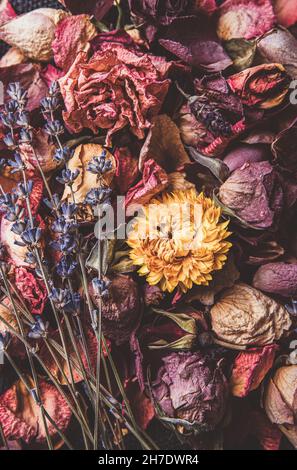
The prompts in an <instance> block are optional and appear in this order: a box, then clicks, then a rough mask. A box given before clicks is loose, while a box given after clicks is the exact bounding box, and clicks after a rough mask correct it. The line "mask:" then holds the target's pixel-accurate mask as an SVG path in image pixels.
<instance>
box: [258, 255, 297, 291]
mask: <svg viewBox="0 0 297 470" xmlns="http://www.w3.org/2000/svg"><path fill="white" fill-rule="evenodd" d="M253 285H254V286H255V287H256V288H257V289H259V290H262V291H264V292H268V293H270V294H279V295H283V296H284V297H294V296H295V295H297V264H296V263H268V264H264V265H263V266H260V268H259V269H258V271H257V272H256V274H255V275H254V278H253Z"/></svg>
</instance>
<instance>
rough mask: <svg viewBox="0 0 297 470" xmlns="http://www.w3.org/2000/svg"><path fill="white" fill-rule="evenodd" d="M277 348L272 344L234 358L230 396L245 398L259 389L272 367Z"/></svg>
mask: <svg viewBox="0 0 297 470" xmlns="http://www.w3.org/2000/svg"><path fill="white" fill-rule="evenodd" d="M277 348H278V347H277V346H276V345H273V344H272V345H270V346H264V348H262V349H251V350H248V351H247V352H242V353H240V354H239V355H238V356H237V357H236V359H235V361H234V364H233V369H232V376H231V388H232V394H233V395H234V396H235V397H241V398H242V397H245V396H247V395H248V394H249V393H250V392H251V391H253V390H256V389H257V388H258V387H259V385H260V384H261V382H262V380H263V379H264V377H265V376H266V374H267V373H268V371H269V370H270V369H271V367H272V365H273V361H274V357H275V352H276V350H277Z"/></svg>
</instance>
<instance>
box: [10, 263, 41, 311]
mask: <svg viewBox="0 0 297 470" xmlns="http://www.w3.org/2000/svg"><path fill="white" fill-rule="evenodd" d="M15 287H16V288H17V290H18V291H19V294H20V295H21V297H22V298H23V300H25V302H26V303H27V305H28V308H29V310H30V312H31V313H32V314H33V315H41V314H42V313H43V309H44V306H45V302H46V300H47V292H46V288H45V284H44V282H43V281H42V280H41V279H38V278H37V277H36V276H34V274H33V272H31V271H29V270H28V269H26V268H24V267H16V268H15Z"/></svg>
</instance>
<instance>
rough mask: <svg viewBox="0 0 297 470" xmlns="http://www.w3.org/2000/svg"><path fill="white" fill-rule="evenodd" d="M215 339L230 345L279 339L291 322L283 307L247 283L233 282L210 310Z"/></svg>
mask: <svg viewBox="0 0 297 470" xmlns="http://www.w3.org/2000/svg"><path fill="white" fill-rule="evenodd" d="M210 315H211V322H212V329H213V331H214V333H215V334H216V336H217V338H218V339H219V340H222V341H224V342H226V343H229V344H230V347H231V346H232V345H233V346H240V347H242V346H244V347H245V346H249V345H253V346H264V345H266V344H271V343H273V342H275V341H277V340H279V339H280V338H281V337H282V336H283V335H284V333H285V332H286V331H288V330H289V328H290V326H291V320H290V316H289V314H288V312H287V310H286V309H285V308H284V307H283V306H282V305H280V304H278V303H277V302H275V301H274V300H273V299H270V298H269V297H267V296H266V295H264V294H262V292H260V291H258V290H257V289H254V288H253V287H251V286H248V285H247V284H243V283H239V284H235V285H234V286H233V287H231V289H228V290H227V291H225V292H224V294H223V295H222V296H221V298H220V300H219V301H218V302H217V303H216V304H215V305H214V306H213V307H212V309H211V311H210Z"/></svg>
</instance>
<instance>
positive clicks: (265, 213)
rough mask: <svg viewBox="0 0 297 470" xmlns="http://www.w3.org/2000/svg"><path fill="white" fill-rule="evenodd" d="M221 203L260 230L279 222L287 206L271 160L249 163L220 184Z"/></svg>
mask: <svg viewBox="0 0 297 470" xmlns="http://www.w3.org/2000/svg"><path fill="white" fill-rule="evenodd" d="M219 198H220V200H221V202H222V203H223V204H224V205H226V206H227V207H229V208H230V209H232V210H233V211H234V212H235V213H236V215H237V216H238V217H240V218H241V219H243V220H244V221H245V222H247V223H248V224H250V225H253V226H254V227H256V228H259V229H269V228H272V227H273V226H275V225H276V224H277V222H278V219H279V216H280V213H281V211H282V207H283V190H282V187H281V184H280V180H279V177H278V174H277V173H276V172H275V170H274V169H273V167H272V166H271V164H270V163H269V162H258V163H246V164H245V165H243V166H242V167H241V168H239V169H237V170H235V171H234V172H233V173H232V175H231V176H230V177H229V178H228V179H227V181H225V183H224V184H222V186H221V187H220V191H219Z"/></svg>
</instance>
